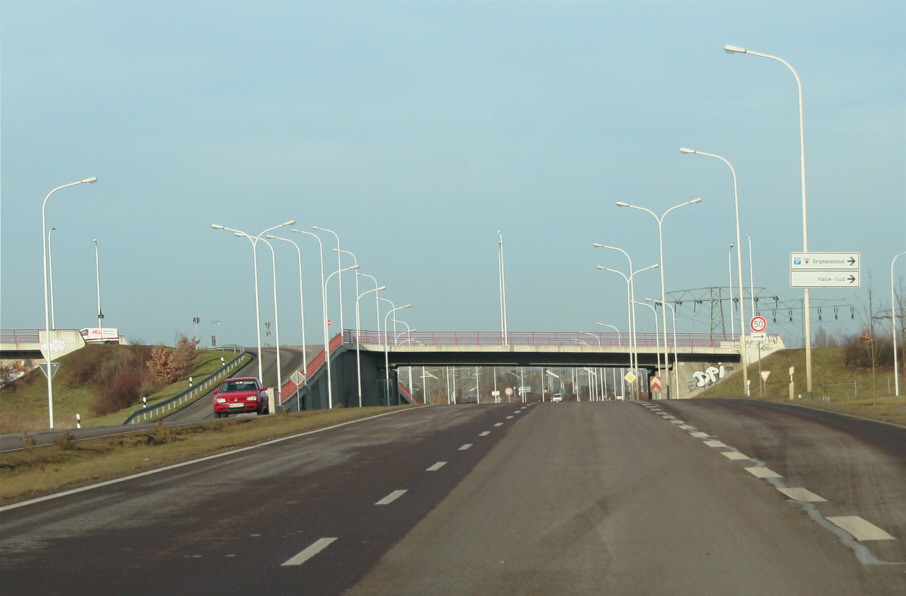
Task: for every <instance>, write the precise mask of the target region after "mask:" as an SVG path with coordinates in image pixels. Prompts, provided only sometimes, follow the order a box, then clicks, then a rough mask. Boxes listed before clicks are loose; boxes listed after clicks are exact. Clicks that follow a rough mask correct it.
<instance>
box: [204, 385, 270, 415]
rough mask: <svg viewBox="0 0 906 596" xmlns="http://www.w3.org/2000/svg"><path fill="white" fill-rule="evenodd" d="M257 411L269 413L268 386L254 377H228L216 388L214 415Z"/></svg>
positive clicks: (257, 412)
mask: <svg viewBox="0 0 906 596" xmlns="http://www.w3.org/2000/svg"><path fill="white" fill-rule="evenodd" d="M243 412H255V413H256V414H267V413H268V411H267V387H263V386H262V385H261V382H260V381H258V379H256V378H254V377H238V378H235V379H227V380H226V381H224V382H223V383H221V384H220V387H218V388H217V389H215V390H214V415H216V416H217V417H218V418H222V417H224V416H229V415H230V414H241V413H243Z"/></svg>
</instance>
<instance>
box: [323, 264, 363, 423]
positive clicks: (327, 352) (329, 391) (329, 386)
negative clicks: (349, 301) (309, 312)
mask: <svg viewBox="0 0 906 596" xmlns="http://www.w3.org/2000/svg"><path fill="white" fill-rule="evenodd" d="M337 254H338V255H339V254H340V253H337ZM358 268H359V266H358V265H350V266H349V267H346V268H342V267H341V268H340V269H337V270H336V271H334V272H333V273H331V274H330V275H328V276H327V279H325V280H324V285H323V286H322V287H321V300H322V302H323V303H324V304H325V305H326V304H327V284H329V283H330V278H331V277H333V276H334V275H336V276H338V277H342V276H343V272H344V271H353V270H355V269H358ZM341 302H342V300H341ZM325 309H326V306H325ZM340 335H341V336H342V335H343V326H342V325H341V326H340ZM324 336H325V337H326V338H327V339H325V343H324V359H325V360H326V361H327V407H328V408H329V409H333V377H332V376H331V374H330V340H331V338H330V337H328V333H327V318H326V315H325V318H324Z"/></svg>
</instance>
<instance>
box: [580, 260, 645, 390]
mask: <svg viewBox="0 0 906 596" xmlns="http://www.w3.org/2000/svg"><path fill="white" fill-rule="evenodd" d="M595 247H600V248H615V249H616V250H619V251H621V252H623V254H626V256H627V257H629V255H628V254H627V253H626V252H625V251H623V250H622V249H619V248H616V247H613V246H606V245H603V244H595ZM629 263H630V264H629V275H626V274H625V273H623V272H622V271H620V270H618V269H610V268H608V267H604V266H602V265H598V266H597V268H598V269H600V270H601V271H612V272H614V273H618V274H620V276H622V277H623V279H624V280H626V301H627V304H628V311H629V312H628V317H629V361H630V362H629V366H630V368H632V372H633V374H634V375H635V376H636V377H638V375H639V370H638V365H639V357H638V340H637V339H636V331H635V329H636V327H635V307H634V303H635V290H634V289H633V278H635V276H636V274H638V273H641V272H642V271H648V270H649V269H657V268H658V266H659V265H658V263H655V264H654V265H649V266H647V267H643V268H642V269H637V270H635V271H633V270H632V260H631V259H630V262H629ZM633 385H634V384H633ZM636 392H638V390H637V389H636Z"/></svg>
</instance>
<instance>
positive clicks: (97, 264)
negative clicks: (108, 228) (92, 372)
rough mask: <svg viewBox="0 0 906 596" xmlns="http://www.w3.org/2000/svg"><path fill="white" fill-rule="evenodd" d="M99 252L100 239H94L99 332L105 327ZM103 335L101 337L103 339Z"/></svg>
mask: <svg viewBox="0 0 906 596" xmlns="http://www.w3.org/2000/svg"><path fill="white" fill-rule="evenodd" d="M99 252H100V251H99V250H98V239H97V238H95V239H94V271H95V276H96V278H97V287H98V330H100V329H101V328H103V327H104V324H103V322H104V311H102V310H101V264H100V263H101V261H100V256H99ZM103 335H104V334H103V333H101V336H102V337H103Z"/></svg>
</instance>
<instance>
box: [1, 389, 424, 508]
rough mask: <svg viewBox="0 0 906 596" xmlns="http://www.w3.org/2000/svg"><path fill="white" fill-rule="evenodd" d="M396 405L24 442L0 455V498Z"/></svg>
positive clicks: (115, 473)
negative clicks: (34, 444) (40, 443)
mask: <svg viewBox="0 0 906 596" xmlns="http://www.w3.org/2000/svg"><path fill="white" fill-rule="evenodd" d="M406 407H409V406H406ZM399 409H400V408H399V407H368V408H348V409H347V408H337V409H333V410H315V411H310V412H302V413H293V414H278V415H274V416H264V417H254V418H234V419H232V420H230V419H228V420H220V421H216V422H209V423H205V424H196V425H191V426H181V427H166V426H163V425H162V424H158V425H157V426H156V427H155V428H154V429H152V430H148V431H140V432H135V433H129V434H126V435H119V436H116V437H104V438H98V439H88V440H84V441H74V440H72V436H71V435H60V436H58V437H57V439H56V440H55V441H54V444H53V445H52V446H48V447H31V448H30V447H28V446H25V447H26V448H25V449H24V450H22V451H15V452H10V453H2V454H0V502H2V503H4V504H8V503H11V502H15V501H19V500H23V499H25V498H28V497H31V496H35V495H37V494H40V493H46V492H51V491H55V490H60V489H63V488H71V487H75V486H79V485H83V484H86V483H91V482H97V481H100V480H106V479H110V478H116V477H119V476H123V475H127V474H130V473H134V472H138V471H141V470H145V469H150V468H153V467H155V466H161V465H165V464H171V463H174V462H178V461H183V460H187V459H191V458H194V457H199V456H203V455H210V454H213V453H218V452H221V451H225V450H228V449H231V448H236V447H241V446H245V445H251V444H255V443H259V442H262V441H267V440H270V439H274V438H278V437H283V436H288V435H293V434H296V433H301V432H306V431H310V430H315V429H317V428H323V427H326V426H331V425H335V424H340V423H343V422H348V421H351V420H355V419H359V418H367V417H369V416H374V415H376V414H381V413H384V412H390V411H393V410H399Z"/></svg>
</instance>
